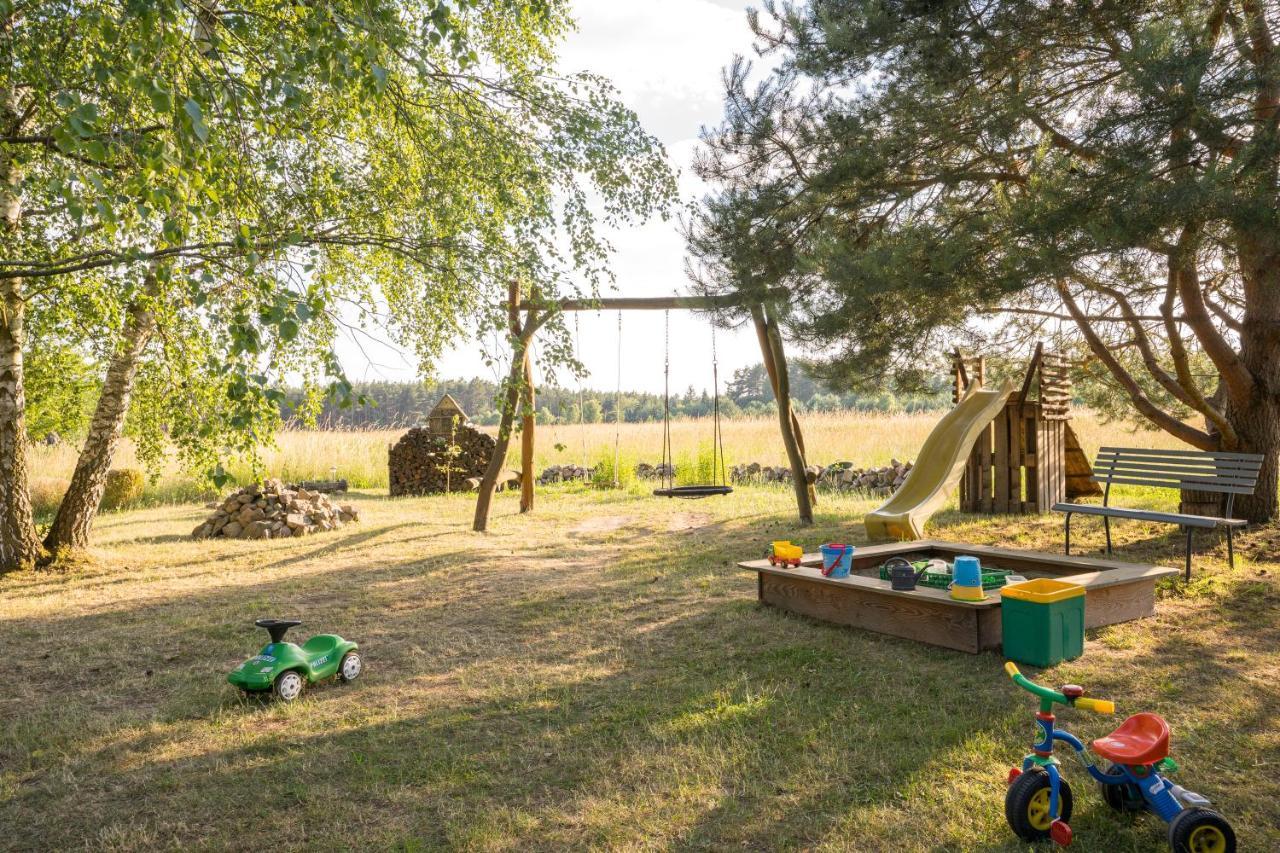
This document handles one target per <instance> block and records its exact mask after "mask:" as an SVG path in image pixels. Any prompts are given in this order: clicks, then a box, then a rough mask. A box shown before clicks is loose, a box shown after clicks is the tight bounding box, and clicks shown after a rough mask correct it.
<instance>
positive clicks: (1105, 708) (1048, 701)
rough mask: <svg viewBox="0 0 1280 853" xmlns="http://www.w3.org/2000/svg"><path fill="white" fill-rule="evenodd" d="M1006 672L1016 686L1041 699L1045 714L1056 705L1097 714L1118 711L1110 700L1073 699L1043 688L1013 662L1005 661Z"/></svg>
mask: <svg viewBox="0 0 1280 853" xmlns="http://www.w3.org/2000/svg"><path fill="white" fill-rule="evenodd" d="M1004 671H1005V672H1007V673H1008V674H1009V677H1010V678H1011V679H1013V683H1014V684H1016V685H1018V686H1019V687H1021V688H1022V689H1023V690H1025V691H1027V692H1028V693H1031V694H1032V695H1034V696H1038V697H1040V710H1041V711H1043V712H1045V713H1048V712H1050V711H1052V710H1053V706H1054V704H1055V703H1056V704H1058V705H1067V706H1069V707H1072V708H1083V709H1084V710H1086V711H1093V712H1094V713H1095V714H1114V713H1115V711H1116V704H1115V703H1114V702H1112V701H1111V700H1109V699H1088V698H1085V697H1084V696H1076V697H1074V698H1073V697H1071V696H1067V695H1066V694H1064V693H1059V692H1058V691H1057V690H1052V689H1050V688H1048V687H1042V686H1040V685H1039V684H1036V683H1035V682H1034V681H1032V680H1031V679H1029V678H1027V677H1026V676H1025V675H1023V674H1022V673H1021V672H1019V671H1018V666H1017V664H1015V663H1014V662H1013V661H1005V664H1004Z"/></svg>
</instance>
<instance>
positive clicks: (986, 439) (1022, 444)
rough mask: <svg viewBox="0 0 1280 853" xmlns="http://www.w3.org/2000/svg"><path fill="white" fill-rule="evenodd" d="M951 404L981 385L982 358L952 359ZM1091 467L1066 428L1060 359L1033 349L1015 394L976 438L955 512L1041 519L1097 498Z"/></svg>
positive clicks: (1067, 398)
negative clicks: (1057, 508)
mask: <svg viewBox="0 0 1280 853" xmlns="http://www.w3.org/2000/svg"><path fill="white" fill-rule="evenodd" d="M952 371H953V378H954V384H953V395H952V396H953V401H955V402H958V401H959V400H960V398H961V397H962V396H964V393H965V392H966V391H967V390H968V389H969V387H970V385H973V384H978V385H984V384H985V382H986V359H985V358H984V357H982V356H977V357H970V358H966V357H965V356H964V355H963V354H962V353H961V352H960V351H959V350H957V351H956V352H955V353H954V354H953V356H952ZM1092 474H1093V469H1092V467H1091V466H1090V464H1089V459H1088V457H1087V456H1086V455H1085V454H1084V451H1083V450H1082V449H1081V447H1080V442H1079V440H1078V439H1077V438H1076V434H1075V431H1074V430H1073V429H1072V428H1071V378H1070V375H1069V373H1068V370H1067V363H1066V359H1065V358H1064V357H1063V356H1062V355H1060V354H1058V353H1054V352H1047V351H1045V350H1044V348H1043V346H1037V347H1036V351H1035V354H1034V355H1033V356H1032V357H1031V361H1030V363H1029V364H1028V365H1027V370H1026V373H1025V376H1024V378H1023V382H1022V386H1021V388H1020V389H1019V390H1018V391H1016V392H1015V393H1014V394H1012V395H1010V397H1009V400H1008V402H1007V403H1006V404H1005V407H1004V410H1003V411H1002V412H1001V413H1000V414H999V415H998V416H997V417H996V418H995V419H994V420H993V421H992V422H991V423H990V424H988V425H987V427H986V429H984V430H983V431H982V433H981V434H980V435H979V436H978V440H977V441H976V442H975V443H974V446H973V449H972V450H971V451H970V453H969V459H968V462H967V463H966V464H965V470H964V475H963V477H962V478H961V480H960V510H961V511H962V512H974V513H991V514H1040V513H1047V512H1048V511H1049V508H1050V507H1052V506H1053V505H1054V504H1055V503H1058V502H1060V501H1063V500H1066V499H1074V498H1079V497H1085V496H1089V495H1099V494H1101V493H1102V492H1101V490H1100V489H1099V487H1098V485H1097V483H1094V482H1093V481H1092V480H1091V479H1089V478H1090V477H1091V476H1092Z"/></svg>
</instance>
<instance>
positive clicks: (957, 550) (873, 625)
mask: <svg viewBox="0 0 1280 853" xmlns="http://www.w3.org/2000/svg"><path fill="white" fill-rule="evenodd" d="M898 554H901V555H911V556H913V557H915V556H917V555H920V556H925V557H940V558H942V559H945V560H953V559H955V557H956V556H957V555H961V554H969V555H972V556H975V557H977V558H978V559H979V560H981V561H982V565H983V566H984V567H990V568H998V569H1012V570H1014V571H1016V572H1017V573H1018V574H1020V575H1023V576H1024V577H1027V578H1037V577H1051V578H1059V579H1061V580H1066V581H1071V582H1073V583H1078V584H1082V585H1083V586H1084V588H1085V596H1086V598H1085V627H1086V628H1099V627H1101V626H1103V625H1114V624H1116V623H1117V622H1128V621H1130V620H1131V619H1141V618H1142V617H1144V616H1150V615H1151V614H1152V613H1154V612H1155V583H1156V580H1158V579H1159V578H1162V577H1168V576H1173V575H1177V574H1178V570H1177V569H1173V568H1168V567H1166V566H1151V565H1143V564H1139V563H1123V562H1119V561H1117V560H1099V559H1094V558H1092V557H1066V556H1062V555H1060V554H1046V553H1042V552H1037V551H1020V550H1015V549H1012V548H991V547H987V546H983V545H967V544H964V543H959V542H938V541H933V540H924V541H916V542H898V543H892V544H888V545H867V546H863V547H859V548H858V549H857V552H856V553H855V554H854V557H853V570H852V572H851V573H850V575H849V577H847V578H840V579H833V578H826V577H823V576H822V571H821V569H820V568H819V567H820V566H821V565H822V558H821V556H819V555H817V554H806V555H805V556H804V558H803V560H802V562H801V565H800V568H797V569H788V568H782V567H777V568H775V567H773V566H770V565H769V561H768V560H749V561H747V562H742V563H739V564H738V565H739V566H740V567H741V568H743V569H747V570H748V571H753V572H755V573H756V578H757V593H758V595H759V598H760V601H762V602H764V603H766V604H771V605H773V606H775V607H780V608H782V609H783V610H789V611H791V612H792V613H800V614H802V615H805V616H810V617H812V618H814V619H821V620H823V621H824V622H835V623H837V624H840V625H851V626H853V627H856V628H865V629H867V630H869V631H877V632H879V633H882V634H892V635H893V636H895V637H905V638H907V639H909V640H917V641H919V642H922V643H931V644H933V645H935V646H944V647H946V648H949V649H957V650H959V651H962V652H971V653H973V654H977V653H978V652H980V651H984V650H986V649H998V648H1000V595H999V593H998V592H995V591H993V592H989V593H988V595H987V599H986V600H985V601H957V600H955V599H953V598H951V596H950V594H949V593H947V592H946V591H945V590H939V589H930V588H927V587H917V588H916V589H914V590H911V591H909V592H903V591H899V590H895V589H892V588H891V586H890V584H889V581H884V580H880V577H879V574H878V570H879V566H880V564H881V563H883V562H884V561H885V560H887V559H889V558H890V557H892V556H895V555H898Z"/></svg>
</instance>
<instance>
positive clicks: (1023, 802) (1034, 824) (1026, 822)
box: [1004, 767, 1072, 842]
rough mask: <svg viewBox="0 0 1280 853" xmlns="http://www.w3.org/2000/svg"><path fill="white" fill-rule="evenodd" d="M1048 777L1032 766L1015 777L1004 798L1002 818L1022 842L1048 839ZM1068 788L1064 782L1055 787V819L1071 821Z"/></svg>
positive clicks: (1051, 820)
mask: <svg viewBox="0 0 1280 853" xmlns="http://www.w3.org/2000/svg"><path fill="white" fill-rule="evenodd" d="M1049 789H1050V782H1049V774H1048V772H1046V771H1045V770H1042V769H1041V768H1039V767H1035V768H1033V769H1031V770H1028V771H1026V772H1025V773H1022V774H1021V775H1019V776H1018V777H1017V778H1016V779H1014V780H1013V784H1012V785H1010V786H1009V793H1007V794H1005V797H1004V819H1005V820H1006V821H1008V822H1009V828H1010V829H1012V830H1013V834H1014V835H1016V836H1018V837H1019V838H1021V839H1022V840H1023V841H1032V842H1034V841H1043V840H1044V839H1046V838H1048V837H1049V830H1050V828H1051V827H1052V825H1053V818H1052V817H1050V815H1049V798H1050V793H1049ZM1071 806H1072V797H1071V786H1070V785H1068V784H1067V780H1066V779H1062V780H1060V784H1059V787H1058V820H1060V821H1062V822H1063V823H1069V822H1070V821H1071Z"/></svg>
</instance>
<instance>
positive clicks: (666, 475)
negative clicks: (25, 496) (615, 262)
mask: <svg viewBox="0 0 1280 853" xmlns="http://www.w3.org/2000/svg"><path fill="white" fill-rule="evenodd" d="M662 338H663V343H662V349H663V366H662V471H661V478H662V487H663V488H664V489H670V488H674V487H675V484H676V460H675V455H674V454H673V453H672V451H671V312H670V311H663V312H662Z"/></svg>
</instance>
